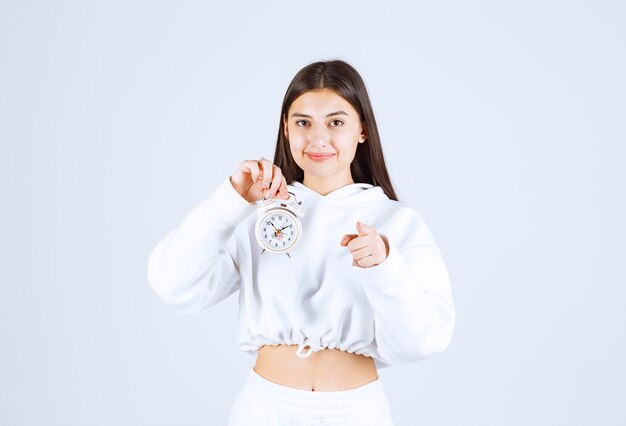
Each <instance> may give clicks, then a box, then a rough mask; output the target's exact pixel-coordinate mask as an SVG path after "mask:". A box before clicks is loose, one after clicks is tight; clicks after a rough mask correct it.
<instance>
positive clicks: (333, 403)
mask: <svg viewBox="0 0 626 426" xmlns="http://www.w3.org/2000/svg"><path fill="white" fill-rule="evenodd" d="M269 198H275V199H276V200H275V201H276V202H281V201H282V202H283V203H285V204H286V203H287V200H291V201H294V202H297V203H298V204H299V205H300V206H301V207H302V208H303V209H304V212H305V213H304V216H301V217H300V220H301V223H302V227H301V233H302V235H301V237H300V238H299V240H298V242H297V244H296V245H295V246H294V247H293V248H292V249H291V250H290V253H289V254H288V255H287V254H284V253H282V254H275V253H268V252H262V250H261V247H260V246H259V243H257V240H256V234H255V232H256V229H255V227H256V222H257V218H258V216H259V215H261V214H262V213H263V211H261V209H259V208H257V207H258V205H259V203H257V202H259V201H262V200H266V199H269ZM275 220H276V221H277V223H278V222H280V220H281V218H280V217H276V218H275ZM284 223H286V222H281V224H284ZM265 225H266V226H267V228H270V225H272V228H270V229H271V230H272V232H271V234H272V235H271V236H270V238H272V237H274V238H275V239H274V240H272V241H276V244H278V242H279V241H280V240H281V238H282V237H285V238H288V237H290V236H291V235H292V234H291V233H289V234H287V233H286V231H285V228H286V226H285V227H280V228H279V226H280V224H279V225H276V223H273V222H271V221H268V223H266V224H265ZM264 232H268V231H267V229H266V230H265V231H264ZM148 282H149V284H150V286H151V287H152V288H153V290H154V291H155V293H156V294H157V295H158V296H159V297H160V298H161V299H163V300H164V301H165V302H166V303H167V304H169V305H171V306H172V307H173V308H175V309H176V310H177V311H178V312H179V313H180V314H181V315H187V316H190V315H195V314H197V313H198V312H200V311H201V310H203V309H205V308H207V307H209V306H212V305H214V304H216V303H218V302H220V301H222V300H224V299H225V298H226V297H228V296H229V295H231V294H232V293H234V292H235V291H237V290H239V322H238V325H239V331H238V343H239V346H240V348H241V350H243V351H245V352H247V353H250V354H251V355H256V363H255V365H254V366H253V367H252V369H251V370H250V371H249V375H248V380H247V382H246V384H245V386H244V387H243V388H242V389H241V391H240V392H239V393H238V394H237V397H236V399H235V401H234V404H233V406H232V409H231V415H230V420H229V425H230V426H234V425H247V426H250V425H313V424H325V425H361V426H362V425H377V426H382V425H392V424H393V422H392V419H391V414H390V404H389V401H388V400H387V398H386V394H385V392H384V389H383V387H382V383H381V381H380V378H379V376H378V369H380V368H385V367H388V366H390V365H393V364H400V363H406V362H413V361H417V360H421V359H424V358H427V357H430V356H432V355H435V354H437V353H441V352H443V351H445V350H446V349H447V347H448V345H449V343H450V340H451V337H452V333H453V329H454V323H455V306H454V302H453V299H452V292H451V288H450V284H449V277H448V272H447V269H446V266H445V263H444V261H443V258H442V256H441V252H440V250H439V247H438V245H437V244H436V242H435V241H434V239H433V237H432V235H431V233H430V231H429V229H428V227H427V226H426V223H425V222H424V220H423V218H422V217H421V215H420V214H419V213H418V212H417V211H416V210H415V209H414V208H412V207H411V206H409V205H407V204H405V203H403V202H401V201H398V199H397V197H396V195H395V192H394V189H393V187H392V185H391V182H390V179H389V175H388V173H387V168H386V166H385V161H384V158H383V152H382V147H381V144H380V138H379V135H378V130H377V127H376V121H375V119H374V114H373V111H372V107H371V104H370V101H369V97H368V95H367V91H366V88H365V84H364V82H363V80H362V78H361V76H360V75H359V74H358V72H357V71H356V70H355V69H354V68H353V67H352V66H351V65H349V64H347V63H346V62H344V61H340V60H333V61H322V62H316V63H312V64H310V65H308V66H306V67H304V68H303V69H302V70H300V71H299V72H298V73H297V74H296V76H295V77H294V79H293V81H292V82H291V84H290V85H289V87H288V89H287V93H286V95H285V98H284V100H283V106H282V110H281V117H280V123H279V132H278V141H277V144H276V151H275V154H274V161H273V163H272V162H270V161H269V160H267V159H260V160H247V161H243V162H242V163H241V164H240V165H239V166H238V167H237V169H236V170H235V172H234V173H233V175H232V176H229V177H228V178H226V179H224V180H223V181H222V182H221V183H220V185H219V186H218V187H217V188H215V189H214V190H213V192H211V194H210V195H209V196H208V197H207V198H206V199H205V200H204V201H203V202H202V203H200V204H199V205H198V206H196V207H195V208H194V209H193V210H192V211H191V212H190V213H189V214H188V215H187V216H186V217H185V218H184V220H183V221H182V223H181V224H180V226H179V227H178V228H177V229H174V230H172V231H171V232H170V233H169V234H168V235H166V237H165V238H164V239H163V240H162V241H160V242H159V243H158V244H157V245H156V247H155V248H154V249H153V251H152V253H151V254H150V258H149V261H148ZM322 422H323V423H322Z"/></svg>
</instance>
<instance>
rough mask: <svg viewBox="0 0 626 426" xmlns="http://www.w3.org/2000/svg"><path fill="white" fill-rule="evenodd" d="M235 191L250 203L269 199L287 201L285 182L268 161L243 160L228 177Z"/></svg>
mask: <svg viewBox="0 0 626 426" xmlns="http://www.w3.org/2000/svg"><path fill="white" fill-rule="evenodd" d="M230 183H231V185H232V186H233V188H235V190H236V191H237V192H238V193H239V195H241V196H242V197H243V198H244V199H246V200H247V201H248V202H250V203H254V202H256V201H259V200H263V199H268V198H271V197H274V198H281V199H284V200H286V199H288V198H289V193H288V192H287V181H286V179H285V177H284V176H283V174H282V172H281V170H280V167H278V166H277V165H275V164H273V163H272V162H271V161H270V160H267V159H265V158H261V159H260V160H245V161H243V162H241V164H239V166H238V167H237V170H235V173H233V175H232V176H231V177H230Z"/></svg>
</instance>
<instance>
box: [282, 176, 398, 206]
mask: <svg viewBox="0 0 626 426" xmlns="http://www.w3.org/2000/svg"><path fill="white" fill-rule="evenodd" d="M287 187H288V188H289V191H290V192H292V193H293V194H295V197H296V201H298V202H300V201H302V202H303V203H311V202H319V201H321V202H324V203H330V204H333V205H354V206H358V205H364V204H370V203H376V202H380V201H381V200H388V199H389V197H387V195H386V194H385V192H384V191H383V189H382V188H381V187H380V186H374V185H372V184H370V183H351V184H348V185H344V186H342V187H340V188H337V189H335V190H333V191H331V192H329V193H328V194H326V195H322V194H320V193H318V192H316V191H314V190H312V189H311V188H309V187H308V186H306V185H304V184H303V183H301V182H298V181H294V182H292V183H291V184H290V185H287Z"/></svg>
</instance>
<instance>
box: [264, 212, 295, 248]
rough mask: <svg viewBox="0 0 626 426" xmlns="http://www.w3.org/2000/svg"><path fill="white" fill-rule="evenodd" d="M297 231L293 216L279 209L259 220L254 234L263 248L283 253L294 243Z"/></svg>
mask: <svg viewBox="0 0 626 426" xmlns="http://www.w3.org/2000/svg"><path fill="white" fill-rule="evenodd" d="M299 231H300V228H299V224H298V222H297V220H296V218H295V217H294V216H293V214H291V213H289V212H287V211H285V210H282V209H279V210H276V211H269V212H267V213H266V214H264V215H263V216H262V217H261V218H259V222H258V225H257V231H256V232H257V240H258V241H259V243H261V245H262V246H264V247H265V248H268V249H270V250H274V251H285V250H288V249H289V248H291V247H292V246H293V245H294V244H295V243H296V241H297V239H298V235H299Z"/></svg>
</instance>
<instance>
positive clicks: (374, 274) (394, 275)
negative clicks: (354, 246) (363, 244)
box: [352, 236, 408, 289]
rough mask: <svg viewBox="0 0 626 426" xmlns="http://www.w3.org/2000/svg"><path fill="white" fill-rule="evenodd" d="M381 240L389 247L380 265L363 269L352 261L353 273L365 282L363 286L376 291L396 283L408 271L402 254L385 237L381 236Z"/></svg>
mask: <svg viewBox="0 0 626 426" xmlns="http://www.w3.org/2000/svg"><path fill="white" fill-rule="evenodd" d="M383 238H384V239H385V241H387V245H388V246H389V254H388V255H387V258H386V259H385V260H384V261H383V262H382V263H379V264H378V265H376V266H371V267H369V268H363V267H361V266H359V265H357V264H356V262H355V261H354V260H352V269H353V270H354V273H355V274H357V275H358V276H359V277H360V278H361V279H362V280H363V281H364V282H365V285H367V286H369V287H374V288H378V289H384V288H387V287H389V286H391V285H392V284H394V283H395V282H396V281H398V280H399V279H400V277H402V275H404V273H405V272H407V269H408V265H407V264H406V262H405V261H404V258H403V256H402V253H400V251H399V250H398V248H397V247H396V246H395V245H394V244H393V243H390V242H389V240H387V238H386V237H384V236H383Z"/></svg>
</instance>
